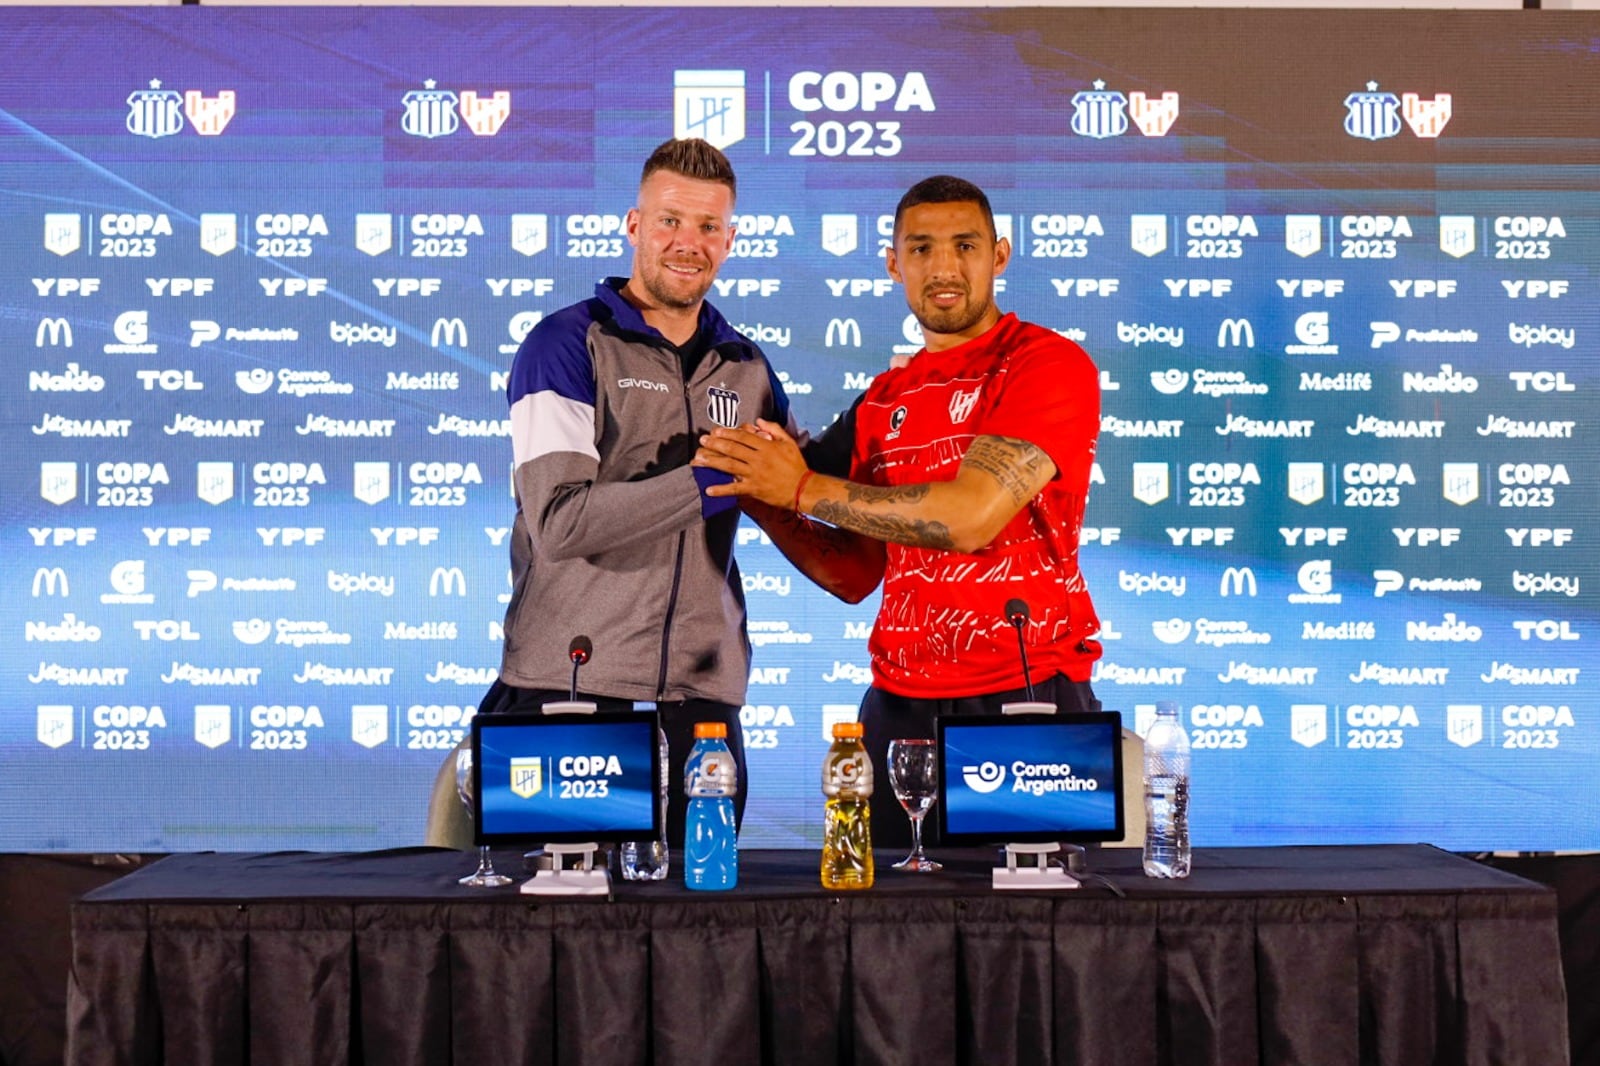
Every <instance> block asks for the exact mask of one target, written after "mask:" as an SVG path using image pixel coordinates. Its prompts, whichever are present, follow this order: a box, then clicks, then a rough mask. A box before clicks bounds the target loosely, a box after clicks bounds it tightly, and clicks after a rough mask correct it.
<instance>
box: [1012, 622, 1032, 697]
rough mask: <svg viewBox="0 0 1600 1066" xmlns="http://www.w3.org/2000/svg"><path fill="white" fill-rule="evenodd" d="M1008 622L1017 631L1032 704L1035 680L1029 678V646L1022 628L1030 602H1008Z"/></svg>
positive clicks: (1019, 649)
mask: <svg viewBox="0 0 1600 1066" xmlns="http://www.w3.org/2000/svg"><path fill="white" fill-rule="evenodd" d="M1006 621H1008V622H1010V623H1011V626H1012V628H1013V629H1015V630H1016V631H1017V651H1018V652H1020V653H1021V655H1022V683H1023V685H1024V686H1025V687H1026V690H1027V693H1028V702H1029V703H1032V702H1033V679H1032V678H1031V677H1029V676H1028V645H1027V643H1026V642H1025V641H1024V640H1023V639H1022V627H1023V625H1024V623H1026V622H1027V621H1028V602H1027V601H1026V600H1022V599H1010V600H1007V601H1006Z"/></svg>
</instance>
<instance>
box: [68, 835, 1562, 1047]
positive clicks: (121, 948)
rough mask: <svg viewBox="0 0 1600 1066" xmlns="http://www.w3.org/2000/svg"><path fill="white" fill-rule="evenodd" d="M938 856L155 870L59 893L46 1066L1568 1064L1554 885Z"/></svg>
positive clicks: (1409, 871) (211, 865)
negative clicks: (837, 877) (645, 880)
mask: <svg viewBox="0 0 1600 1066" xmlns="http://www.w3.org/2000/svg"><path fill="white" fill-rule="evenodd" d="M938 857H940V858H941V859H947V860H948V866H947V869H946V871H945V872H943V873H941V874H939V875H936V876H922V877H914V876H910V875H905V874H900V873H897V872H894V871H891V870H888V869H880V873H879V875H878V885H877V886H876V887H875V888H873V889H872V890H870V891H868V892H861V893H851V894H840V893H830V892H826V891H824V890H823V889H822V888H821V887H820V885H819V883H818V881H817V856H816V854H814V853H811V852H776V851H774V852H760V851H751V852H746V853H745V854H744V855H742V856H741V859H740V862H741V869H740V885H739V888H737V889H735V890H734V891H732V892H720V893H698V892H690V891H688V890H686V889H684V888H683V887H682V886H681V884H679V883H676V882H666V883H662V884H657V885H631V884H627V883H623V882H618V884H617V886H616V892H615V896H614V899H612V900H609V901H608V900H605V899H603V898H601V899H573V900H560V901H551V900H549V899H547V898H541V899H534V898H533V897H529V896H524V895H520V894H518V893H517V891H516V889H515V888H514V887H513V888H507V889H468V888H462V887H459V886H458V885H456V884H455V879H456V878H457V877H459V876H461V875H462V874H463V873H466V872H468V871H469V870H470V868H471V865H472V864H471V862H470V861H469V856H467V855H465V854H462V853H459V852H452V851H442V850H434V849H408V850H401V851H388V852H377V853H371V854H361V855H336V854H318V853H280V854H264V855H245V854H202V855H178V856H172V857H169V858H166V859H163V860H161V861H160V862H158V863H155V864H153V865H151V866H149V867H146V868H145V869H142V870H139V871H137V872H136V873H133V874H130V875H129V876H127V877H124V878H122V879H120V880H118V881H116V882H114V883H112V884H110V885H108V886H106V887H104V888H102V889H98V890H96V891H94V892H92V893H90V894H89V895H87V896H85V897H84V898H83V899H82V900H81V901H79V902H78V903H77V904H76V905H75V906H74V909H73V962H72V974H71V979H70V982H69V987H68V1057H67V1060H68V1062H69V1063H71V1064H73V1066H93V1064H99V1063H145V1062H163V1061H165V1062H173V1063H185V1064H187V1063H246V1062H248V1063H255V1064H263V1063H265V1064H273V1066H277V1064H288V1063H320V1062H328V1063H350V1062H370V1063H379V1064H383V1066H404V1064H410V1063H415V1064H417V1066H439V1064H444V1063H451V1062H454V1063H474V1064H481V1066H501V1064H506V1063H523V1062H527V1063H549V1062H559V1063H563V1064H565V1063H574V1064H581V1066H587V1064H612V1063H643V1062H649V1061H654V1062H659V1063H680V1062H682V1063H693V1064H696V1066H706V1064H713V1063H714V1064H730V1066H740V1064H744V1063H757V1062H771V1063H783V1064H787V1063H793V1064H796V1066H825V1064H830V1063H839V1064H851V1063H863V1064H864V1063H915V1064H918V1066H922V1064H928V1066H942V1064H953V1063H974V1064H983V1066H990V1064H1003V1063H1017V1064H1026V1066H1043V1064H1049V1063H1057V1064H1062V1066H1065V1064H1071V1063H1084V1064H1102V1063H1103V1064H1118V1066H1120V1064H1140V1066H1144V1064H1152V1066H1154V1064H1159V1066H1168V1064H1174V1066H1179V1064H1189V1063H1204V1064H1210V1066H1241V1064H1247V1063H1256V1062H1262V1063H1295V1064H1298V1066H1308V1064H1316V1063H1339V1064H1357V1063H1359V1064H1363V1066H1366V1064H1389V1063H1393V1064H1396V1066H1420V1064H1424V1063H1441V1064H1442V1063H1451V1064H1455V1063H1483V1064H1491V1063H1492V1064H1496V1066H1505V1064H1518V1063H1525V1064H1528V1066H1552V1064H1560V1063H1565V1062H1567V1060H1568V1043H1567V1032H1566V1005H1565V991H1564V989H1563V985H1562V979H1561V964H1560V949H1559V945H1558V941H1557V928H1556V903H1555V897H1554V894H1553V893H1552V892H1551V891H1550V890H1549V889H1546V888H1544V887H1543V886H1540V885H1536V884H1534V883H1533V882H1530V881H1525V880H1523V879H1521V878H1518V877H1514V876H1512V875H1509V874H1506V873H1503V872H1500V871H1497V870H1494V869H1491V868H1488V867H1485V866H1481V865H1479V864H1477V863H1473V862H1470V861H1468V860H1466V859H1462V858H1458V857H1456V856H1453V855H1449V854H1447V853H1445V852H1441V851H1438V850H1436V849H1434V848H1431V847H1427V846H1422V845H1417V846H1372V847H1347V848H1240V849H1233V848H1222V849H1205V848H1202V849H1198V850H1197V851H1196V853H1195V863H1194V873H1193V875H1192V876H1191V877H1190V878H1189V879H1188V880H1187V881H1183V882H1164V881H1152V880H1147V879H1146V878H1144V877H1143V876H1142V875H1140V874H1139V872H1138V861H1139V857H1138V854H1137V852H1121V851H1117V852H1113V851H1105V852H1091V855H1090V864H1091V867H1092V868H1093V869H1094V870H1096V871H1097V872H1098V873H1101V874H1103V875H1104V879H1103V881H1101V882H1098V883H1091V884H1090V885H1088V886H1086V887H1084V888H1082V889H1078V890H1075V891H1070V892H1061V893H1053V894H1043V893H1032V894H1028V893H1011V892H1006V893H996V892H993V891H991V889H990V888H989V875H988V871H989V868H990V867H991V866H992V865H993V861H992V860H993V853H984V854H976V853H972V852H959V853H957V852H949V853H944V852H941V853H939V856H938ZM519 858H520V857H519V856H517V855H516V854H514V853H509V852H508V853H504V854H499V853H497V865H499V866H500V867H501V868H502V869H507V868H513V869H514V868H516V867H518V866H519V865H520V862H519ZM885 858H888V859H889V860H890V861H892V859H893V858H894V857H893V856H882V855H880V856H879V859H880V862H882V861H883V860H884V859H885Z"/></svg>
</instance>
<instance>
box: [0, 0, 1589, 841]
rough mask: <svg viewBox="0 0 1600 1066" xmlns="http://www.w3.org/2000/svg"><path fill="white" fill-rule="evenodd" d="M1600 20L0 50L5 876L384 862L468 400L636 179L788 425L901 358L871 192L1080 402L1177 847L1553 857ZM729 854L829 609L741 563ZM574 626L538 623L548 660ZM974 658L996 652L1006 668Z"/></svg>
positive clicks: (681, 16) (1132, 16)
mask: <svg viewBox="0 0 1600 1066" xmlns="http://www.w3.org/2000/svg"><path fill="white" fill-rule="evenodd" d="M1597 39H1600V21H1597V20H1596V19H1595V17H1594V16H1592V15H1583V14H1576V13H1563V12H1505V13H1481V12H1469V13H1463V12H1426V13H1425V12H1411V13H1403V12H1374V11H1343V12H1327V11H1324V12H1315V11H1242V10H1241V11H1211V12H1202V11H1177V10H1160V11H1141V10H1073V9H1068V10H1061V11H1051V10H1032V9H1019V10H992V9H986V10H959V9H938V10H919V9H914V8H896V9H882V10H873V9H866V10H849V11H845V10H841V9H837V8H819V9H812V10H802V9H782V10H776V11H768V10H760V11H758V10H753V9H738V8H714V9H706V8H696V9H690V8H684V9H666V8H651V9H636V10H620V9H562V8H549V9H538V8H528V9H496V8H455V9H449V10H430V9H426V8H405V9H383V8H343V9H278V10H260V9H258V10H249V9H217V10H211V9H205V8H195V7H179V8H158V9H120V10H119V9H114V8H113V9H92V10H91V9H60V10H55V9H29V8H14V9H8V11H7V14H6V33H5V34H4V36H3V39H0V71H3V72H4V73H3V76H0V232H3V234H4V246H5V249H6V254H5V255H4V257H0V342H3V345H4V350H5V352H6V367H7V369H6V371H5V374H6V382H7V387H6V388H5V389H4V391H3V399H0V404H3V405H4V406H3V410H4V422H3V426H4V429H3V432H4V434H5V438H4V448H3V452H0V479H3V485H4V489H5V500H6V504H5V508H4V524H3V527H0V544H3V545H4V550H3V551H0V627H3V631H4V633H5V634H6V635H7V637H8V640H7V641H6V647H7V649H8V651H7V658H6V662H7V669H6V670H5V672H4V677H3V680H0V695H3V704H0V795H3V796H4V798H5V801H6V809H7V810H8V811H11V812H13V813H12V815H11V816H10V817H8V818H6V819H5V820H4V823H3V824H0V848H5V849H8V850H52V849H55V850H119V851H130V850H150V851H160V850H184V849H194V848H223V849H260V848H279V847H297V848H329V849H335V848H337V849H348V848H362V847H379V846H392V845H400V844H410V843H418V842H420V840H421V838H422V828H423V824H424V819H425V811H426V806H427V797H428V792H429V789H430V787H431V784H432V781H433V779H434V773H435V771H436V770H437V768H438V767H439V765H440V763H441V761H442V760H443V758H444V757H445V755H446V753H447V752H448V751H449V750H450V749H451V748H453V747H454V746H455V745H456V744H457V743H458V742H459V741H460V739H461V737H462V736H463V731H464V730H465V728H466V726H467V722H468V720H469V719H470V716H471V715H472V713H473V711H474V708H475V707H476V705H477V703H478V701H479V699H480V698H481V697H482V695H483V693H484V691H485V690H486V689H487V687H488V686H489V684H490V683H491V682H492V681H493V679H494V677H495V675H496V670H497V668H498V666H499V662H500V653H501V646H502V632H501V625H502V620H503V614H504V609H505V601H506V597H507V593H508V592H509V583H508V569H509V562H508V545H507V538H508V534H509V529H510V526H511V520H512V517H513V501H512V497H511V491H510V483H509V468H510V462H511V448H510V441H509V439H508V436H507V432H508V423H507V411H506V406H505V398H504V388H505V381H506V374H507V371H508V368H509V365H510V360H511V357H512V355H513V353H514V352H515V351H516V348H517V345H518V343H519V342H520V341H521V339H522V336H523V335H524V334H525V333H526V331H527V330H528V329H529V327H530V326H531V325H532V324H533V323H535V322H537V321H538V320H539V319H540V318H541V317H542V316H544V315H547V314H550V313H551V312H553V311H554V310H556V309H558V308H560V307H562V306H564V305H566V304H569V303H572V302H574V301H577V300H580V299H583V298H585V297H587V296H588V295H590V294H591V293H592V291H593V287H594V285H595V283H596V282H597V281H598V280H600V279H601V278H604V277H606V276H609V275H623V274H626V273H627V272H628V269H629V265H630V248H629V246H628V242H627V240H626V236H625V233H624V218H625V215H626V212H627V210H628V209H629V207H631V206H632V205H633V202H634V194H635V191H636V188H637V181H638V174H639V169H640V166H641V164H642V162H643V160H644V158H645V156H646V155H647V154H648V153H649V151H650V150H651V149H652V148H653V147H654V146H655V145H657V144H658V143H660V142H661V141H663V140H665V139H666V138H669V137H673V136H701V137H705V138H707V139H708V140H710V141H711V142H712V143H714V144H716V145H718V146H719V147H721V148H722V149H723V150H724V151H725V152H726V153H727V154H728V156H729V158H730V159H731V160H732V162H733V164H734V166H735V168H736V169H737V171H738V175H739V199H738V218H737V222H738V227H739V233H738V237H737V239H736V241H735V243H734V247H733V253H732V255H731V257H730V258H729V259H728V261H727V263H726V264H725V266H724V267H723V269H722V271H721V275H720V277H719V278H718V279H717V281H716V284H715V287H714V288H713V290H712V291H711V293H710V299H711V300H712V302H713V303H715V304H716V306H717V307H718V308H719V309H720V310H721V311H722V313H723V314H724V315H725V316H726V317H727V318H728V320H729V321H730V322H732V323H733V324H734V325H735V326H736V327H737V328H738V329H739V330H741V331H742V332H743V333H745V334H746V335H748V336H750V337H751V338H753V339H755V340H756V341H757V342H759V343H760V345H761V346H762V347H763V349H764V350H765V352H766V353H767V355H768V357H769V358H770V359H771V361H772V363H773V365H774V366H775V368H776V369H777V370H778V371H779V374H780V377H781V379H782V381H783V385H784V388H785V390H786V391H787V393H788V395H789V398H790V400H791V402H792V404H793V407H794V410H795V413H796V416H797V419H798V421H799V423H800V424H801V425H802V426H803V427H805V428H808V429H810V430H819V429H821V428H823V427H825V426H826V425H827V424H829V422H830V421H831V420H832V419H833V418H834V417H835V415H836V414H837V413H838V412H839V411H841V410H843V409H844V408H846V407H847V406H848V405H849V404H850V403H851V402H852V400H854V399H855V398H856V397H857V396H858V395H859V394H860V393H861V391H862V390H863V389H864V388H865V387H866V386H867V384H868V383H869V382H870V381H871V380H872V378H873V376H874V374H876V373H877V372H879V371H880V370H882V369H884V368H885V367H886V366H887V365H888V361H889V359H890V358H891V356H892V355H894V354H895V353H896V352H914V351H915V350H916V349H917V347H918V346H919V344H920V336H919V334H918V329H917V326H916V323H915V320H914V319H912V318H910V317H909V316H908V312H907V307H906V304H905V300H904V298H903V294H902V293H901V292H900V291H899V290H898V288H897V287H896V286H895V285H894V284H893V283H892V282H891V281H890V280H889V278H888V276H887V274H886V273H885V267H884V260H883V252H884V248H885V246H886V244H887V243H888V242H889V240H890V236H891V229H890V221H891V217H892V212H893V210H894V206H895V202H896V200H897V199H898V198H899V196H900V194H901V193H902V192H903V191H904V190H905V189H906V188H907V187H909V186H910V185H911V184H913V183H914V182H916V181H918V180H920V179H922V178H924V177H927V176H929V175H932V174H937V173H950V174H955V175H958V176H961V177H965V178H968V179H970V180H972V181H974V182H976V183H978V184H979V185H981V186H982V187H983V188H985V189H986V190H987V191H988V193H989V195H990V196H991V198H992V201H993V204H994V208H995V211H996V216H997V225H998V228H999V230H1000V233H1001V235H1002V236H1004V237H1006V238H1007V239H1008V240H1009V241H1010V243H1011V246H1012V248H1013V253H1014V254H1013V259H1012V261H1011V264H1010V267H1009V269H1008V270H1007V271H1006V273H1005V275H1004V276H1003V278H1002V279H1001V285H1000V287H999V292H998V296H997V299H998V302H999V304H1000V306H1001V308H1002V309H1003V310H1006V311H1015V312H1017V313H1018V314H1019V315H1021V316H1022V317H1023V318H1025V319H1028V320H1031V321H1034V322H1037V323H1039V324H1041V325H1044V326H1046V327H1048V328H1050V329H1054V330H1056V331H1058V332H1060V333H1061V334H1063V335H1065V336H1068V337H1070V338H1072V339H1074V340H1076V341H1077V342H1078V343H1080V344H1081V345H1082V346H1083V347H1084V348H1085V349H1086V350H1087V351H1088V352H1089V354H1090V355H1091V356H1092V357H1093V359H1094V360H1095V362H1096V364H1097V366H1098V368H1099V371H1100V388H1101V398H1102V410H1103V417H1102V422H1101V427H1100V438H1099V449H1098V454H1097V461H1096V464H1095V467H1094V473H1093V483H1092V486H1091V495H1090V502H1089V509H1088V518H1087V523H1086V527H1085V528H1084V530H1083V535H1082V565H1083V569H1084V572H1085V574H1086V576H1087V580H1088V582H1089V586H1090V589H1091V592H1092V594H1093V596H1094V599H1095V602H1096V605H1097V607H1098V609H1099V612H1100V614H1101V616H1102V618H1103V620H1104V629H1103V631H1102V633H1101V635H1100V636H1101V639H1102V641H1103V643H1104V647H1105V655H1104V658H1103V659H1102V660H1101V661H1100V662H1099V663H1098V664H1097V666H1096V669H1095V674H1094V678H1093V684H1094V688H1095V691H1096V693H1097V695H1098V696H1099V698H1100V699H1101V700H1102V701H1103V703H1104V704H1105V705H1106V706H1108V707H1111V708H1114V709H1117V710H1120V711H1122V712H1123V714H1124V715H1125V717H1126V718H1127V720H1128V721H1129V722H1131V723H1136V724H1138V725H1139V726H1140V727H1142V726H1143V725H1144V724H1146V722H1147V721H1148V719H1149V718H1150V717H1151V715H1152V713H1153V707H1154V704H1155V702H1156V701H1157V700H1158V699H1160V700H1169V699H1170V700H1176V701H1178V702H1179V703H1180V705H1181V707H1182V719H1183V722H1184V725H1185V726H1186V728H1187V729H1188V731H1189V734H1190V737H1191V739H1192V743H1193V746H1194V782H1193V788H1192V812H1191V816H1192V825H1193V838H1194V840H1195V841H1196V842H1197V843H1198V844H1201V845H1227V844H1260V843H1330V842H1373V841H1429V842H1433V843H1436V844H1439V845H1441V846H1444V847H1448V848H1454V849H1473V850H1475V849H1488V848H1522V849H1558V848H1579V847H1593V846H1595V845H1596V844H1597V843H1600V840H1597V829H1596V822H1595V819H1594V817H1593V814H1592V812H1593V810H1594V808H1595V804H1596V801H1597V799H1600V786H1597V784H1596V775H1595V772H1594V767H1595V765H1596V761H1597V756H1600V733H1597V723H1596V715H1597V713H1600V701H1597V700H1596V697H1595V695H1594V689H1595V684H1594V683H1595V682H1596V681H1597V680H1600V677H1596V673H1597V671H1600V665H1597V664H1596V662H1595V656H1594V652H1593V648H1594V642H1595V641H1596V639H1597V637H1600V618H1597V612H1596V603H1597V600H1596V582H1597V580H1600V574H1597V572H1596V563H1595V560H1596V558H1597V552H1596V548H1597V542H1596V537H1597V536H1600V533H1597V529H1600V523H1597V521H1596V518H1597V515H1596V502H1595V501H1596V496H1595V488H1596V472H1597V468H1596V460H1597V440H1600V425H1597V424H1596V420H1595V418H1594V412H1595V410H1596V402H1595V401H1596V392H1595V390H1596V387H1597V380H1596V373H1595V367H1596V345H1597V342H1600V313H1597V310H1596V309H1597V307H1600V281H1597V278H1596V265H1597V260H1600V226H1597V214H1600V192H1597V191H1596V190H1597V189H1600V127H1597V126H1596V124H1595V120H1594V110H1593V102H1594V100H1595V99H1596V98H1600V50H1597V49H1596V47H1595V43H1596V40H1597ZM738 558H739V565H740V567H741V569H742V580H743V583H744V589H745V593H746V597H747V600H748V604H749V636H750V640H751V643H752V645H753V649H754V667H753V670H752V672H751V676H750V679H749V693H748V697H747V698H748V703H747V705H746V706H745V707H744V709H743V715H742V717H743V726H744V741H745V747H746V750H747V752H748V755H749V769H750V773H749V780H748V781H747V782H746V783H745V784H746V786H747V787H748V789H749V792H750V807H749V812H748V816H747V819H746V823H745V834H744V836H745V843H746V844H747V846H757V847H762V846H765V847H809V846H814V845H815V844H816V843H817V842H818V840H819V839H820V827H821V813H820V809H821V796H820V793H819V790H818V785H817V780H818V779H817V773H818V769H817V768H818V766H819V764H820V762H821V759H822V757H823V753H824V751H825V750H826V748H827V744H828V728H829V726H830V725H831V724H832V723H833V722H834V721H837V720H840V719H849V718H853V717H854V714H855V708H856V706H857V704H858V702H859V700H860V697H861V695H862V693H863V691H864V689H865V686H866V685H867V683H868V681H869V676H870V675H869V668H868V661H867V655H866V636H867V633H868V632H869V630H870V627H871V625H872V619H873V614H874V610H875V602H868V603H864V604H862V605H859V606H856V607H849V606H845V605H843V604H841V603H839V602H836V601H833V600H831V599H829V598H828V597H827V596H826V595H824V594H822V593H821V592H819V591H817V590H816V589H814V588H812V587H810V586H809V585H808V584H807V582H806V581H805V580H804V579H803V578H801V577H799V576H798V575H797V574H796V573H794V572H793V571H792V570H791V569H790V568H789V566H788V565H787V564H786V563H785V562H784V560H783V559H782V558H781V556H780V555H779V554H778V552H777V551H776V550H775V549H774V548H773V547H772V546H771V545H770V544H768V543H767V542H766V541H764V540H763V539H762V536H761V534H760V533H759V532H758V531H757V530H756V529H754V528H753V527H748V528H746V529H745V530H744V532H743V533H742V535H741V538H740V543H739V548H738ZM574 635H576V634H574ZM1019 671H1020V666H1019Z"/></svg>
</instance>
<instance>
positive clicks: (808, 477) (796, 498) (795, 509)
mask: <svg viewBox="0 0 1600 1066" xmlns="http://www.w3.org/2000/svg"><path fill="white" fill-rule="evenodd" d="M814 472H815V471H811V470H807V471H806V472H805V473H804V474H801V475H800V481H799V483H798V484H796V485H795V487H794V506H793V507H791V508H790V510H792V511H793V512H794V513H795V514H804V513H805V512H804V511H802V510H800V490H801V489H803V488H805V487H806V482H808V481H810V480H811V475H812V474H813V473H814Z"/></svg>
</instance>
